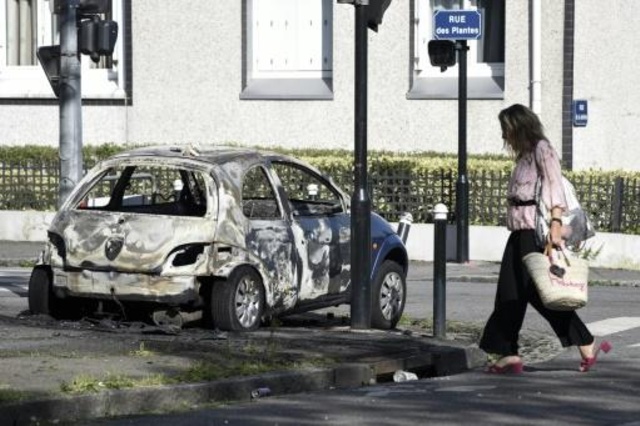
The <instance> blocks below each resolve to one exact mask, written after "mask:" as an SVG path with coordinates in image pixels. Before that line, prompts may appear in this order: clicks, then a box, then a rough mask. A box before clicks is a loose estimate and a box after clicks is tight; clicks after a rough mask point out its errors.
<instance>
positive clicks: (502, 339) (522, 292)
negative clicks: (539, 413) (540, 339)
mask: <svg viewBox="0 0 640 426" xmlns="http://www.w3.org/2000/svg"><path fill="white" fill-rule="evenodd" d="M535 251H537V252H540V251H541V250H540V249H539V248H538V246H537V245H536V242H535V233H534V231H533V230H522V231H514V232H512V233H511V235H510V236H509V239H508V241H507V246H506V247H505V250H504V255H503V257H502V264H501V265H500V275H499V278H498V289H497V292H496V301H495V306H494V311H493V313H492V314H491V316H490V317H489V320H488V321H487V324H486V326H485V328H484V332H483V334H482V338H481V339H480V348H481V349H482V350H484V351H485V352H487V353H491V354H499V355H502V356H508V355H518V334H519V333H520V329H521V328H522V323H523V321H524V316H525V313H526V311H527V304H528V303H531V305H532V306H533V307H534V308H535V309H536V310H537V311H538V312H539V313H540V315H542V316H543V317H544V318H545V319H546V320H547V321H548V322H549V324H550V325H551V328H552V329H553V331H554V332H555V333H556V335H557V336H558V338H559V339H560V343H561V344H562V346H563V347H567V346H584V345H589V344H591V343H592V342H593V336H592V335H591V333H590V332H589V330H588V329H587V327H586V326H585V324H584V323H583V322H582V320H581V319H580V317H578V315H577V314H576V313H575V311H552V310H550V309H547V308H545V307H544V305H543V304H542V301H541V300H540V296H539V295H538V292H537V290H536V288H535V285H534V284H533V281H532V280H531V277H530V276H529V273H528V272H527V269H526V267H525V266H524V262H522V257H523V256H525V255H526V254H528V253H531V252H535Z"/></svg>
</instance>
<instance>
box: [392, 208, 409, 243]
mask: <svg viewBox="0 0 640 426" xmlns="http://www.w3.org/2000/svg"><path fill="white" fill-rule="evenodd" d="M412 223H413V216H412V215H411V213H407V212H405V213H402V215H401V216H400V221H399V222H398V230H397V231H396V234H398V236H399V237H400V239H401V240H402V243H403V244H407V238H408V237H409V230H410V229H411V224H412Z"/></svg>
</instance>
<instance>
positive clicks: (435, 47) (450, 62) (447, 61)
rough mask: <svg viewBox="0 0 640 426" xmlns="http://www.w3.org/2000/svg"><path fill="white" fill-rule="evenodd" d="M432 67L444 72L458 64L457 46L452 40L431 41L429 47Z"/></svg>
mask: <svg viewBox="0 0 640 426" xmlns="http://www.w3.org/2000/svg"><path fill="white" fill-rule="evenodd" d="M428 49H429V59H430V60H431V65H433V66H434V67H440V69H441V70H442V71H444V70H446V69H447V67H452V66H454V65H455V64H456V44H455V43H454V42H453V41H451V40H431V41H430V42H429V45H428Z"/></svg>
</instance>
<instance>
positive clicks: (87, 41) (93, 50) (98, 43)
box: [78, 16, 118, 62]
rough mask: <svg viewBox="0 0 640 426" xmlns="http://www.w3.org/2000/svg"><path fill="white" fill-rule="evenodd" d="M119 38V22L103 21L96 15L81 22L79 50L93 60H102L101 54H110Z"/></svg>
mask: <svg viewBox="0 0 640 426" xmlns="http://www.w3.org/2000/svg"><path fill="white" fill-rule="evenodd" d="M117 39H118V23H117V22H115V21H102V20H100V19H98V17H97V16H94V17H93V18H91V19H87V20H84V21H81V22H80V27H79V28H78V50H79V51H80V53H82V54H83V55H89V56H90V57H91V60H92V61H93V62H98V61H100V56H110V55H112V54H113V49H114V47H115V45H116V40H117Z"/></svg>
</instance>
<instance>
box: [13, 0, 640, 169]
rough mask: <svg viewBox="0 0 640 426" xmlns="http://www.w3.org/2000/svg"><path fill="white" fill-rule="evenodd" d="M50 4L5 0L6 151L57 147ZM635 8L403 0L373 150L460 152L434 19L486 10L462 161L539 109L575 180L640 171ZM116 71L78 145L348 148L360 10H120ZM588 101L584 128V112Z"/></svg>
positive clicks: (569, 1) (277, 0)
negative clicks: (48, 69) (577, 175)
mask: <svg viewBox="0 0 640 426" xmlns="http://www.w3.org/2000/svg"><path fill="white" fill-rule="evenodd" d="M51 2H53V0H0V28H3V29H4V28H6V30H0V123H2V124H1V129H2V131H1V132H0V143H1V144H3V145H22V144H39V145H51V146H56V145H57V144H58V143H59V130H58V128H59V111H58V101H57V99H56V98H55V96H54V95H53V91H52V90H51V87H50V86H49V83H48V81H47V78H46V76H45V74H44V72H43V71H42V68H41V67H40V65H39V64H38V62H37V58H36V56H35V52H36V49H37V47H38V46H45V45H51V44H57V43H59V36H58V31H57V28H58V26H59V22H58V21H59V18H57V17H55V16H52V15H51V4H50V3H51ZM633 5H634V3H633V2H632V1H631V0H613V1H610V2H607V4H606V6H604V7H603V5H602V2H597V1H595V0H580V1H577V0H563V1H556V0H508V1H507V0H394V1H392V2H391V5H390V6H389V8H388V10H387V11H386V13H385V15H384V18H383V22H382V24H381V26H380V27H379V31H378V32H377V33H376V32H372V31H369V36H368V41H369V43H368V46H369V47H368V53H369V62H368V146H369V148H370V149H372V150H390V151H404V152H410V151H439V152H451V153H456V152H457V150H458V101H457V84H458V83H457V82H458V79H457V76H458V70H457V66H455V67H451V68H449V69H447V71H445V72H441V70H440V69H439V68H436V67H432V66H431V65H430V63H429V58H428V54H427V44H428V41H429V40H431V39H432V37H433V14H434V12H435V11H437V10H442V9H460V8H462V9H467V10H474V9H480V10H481V11H482V12H483V37H482V39H481V40H478V41H470V42H469V46H470V50H469V53H468V62H469V65H468V80H467V81H468V101H467V137H468V140H467V148H468V152H469V153H500V152H503V151H502V139H501V132H500V127H499V125H498V122H497V119H496V116H497V114H498V112H499V111H500V110H501V109H502V108H504V107H506V106H508V105H510V104H512V103H516V102H517V103H522V104H525V105H529V106H531V107H532V108H534V110H536V111H537V112H538V113H539V114H540V116H541V118H542V120H543V122H544V123H545V126H546V129H547V133H548V136H549V138H550V139H551V141H552V143H553V144H554V146H555V147H556V149H557V150H558V152H560V153H561V155H562V157H563V161H564V162H565V164H566V165H567V166H568V167H570V168H573V169H585V168H602V169H625V170H640V165H639V164H638V162H637V161H636V158H640V147H638V144H636V143H635V140H634V134H635V133H636V132H635V125H636V119H637V117H636V116H637V115H638V111H637V110H636V108H635V106H636V100H637V99H638V95H639V94H640V89H638V87H637V85H636V84H635V81H634V78H635V69H636V65H635V62H637V59H635V58H634V57H633V56H634V55H632V54H630V53H627V52H633V50H632V48H633V45H632V41H631V37H630V35H632V34H633V29H634V28H637V27H638V24H640V12H638V10H637V8H633ZM112 9H113V10H112V12H111V14H110V18H111V19H114V20H116V21H117V22H118V23H119V26H120V34H119V37H118V43H117V45H116V49H115V52H114V55H113V57H112V58H109V59H108V60H102V61H101V62H100V63H98V64H95V63H93V61H91V59H90V58H89V57H87V56H82V92H83V109H82V114H83V141H84V142H83V143H84V144H100V143H106V142H111V143H116V144H125V143H130V144H150V143H152V144H176V143H186V142H197V143H201V144H207V143H216V144H220V143H236V144H243V145H259V146H264V147H275V146H280V147H289V148H292V147H310V148H343V149H351V148H353V144H354V141H353V139H354V72H355V71H354V50H355V49H354V45H355V41H354V16H355V14H354V7H353V6H351V5H348V4H339V3H337V2H336V1H335V0H231V1H228V0H226V1H211V0H190V1H186V0H173V1H171V2H158V1H154V0H136V1H129V0H112ZM575 100H582V101H586V104H587V106H588V109H587V111H588V114H587V116H586V117H583V118H586V119H587V122H586V125H583V126H574V124H573V120H572V118H573V114H572V113H573V110H572V105H573V101H575Z"/></svg>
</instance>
